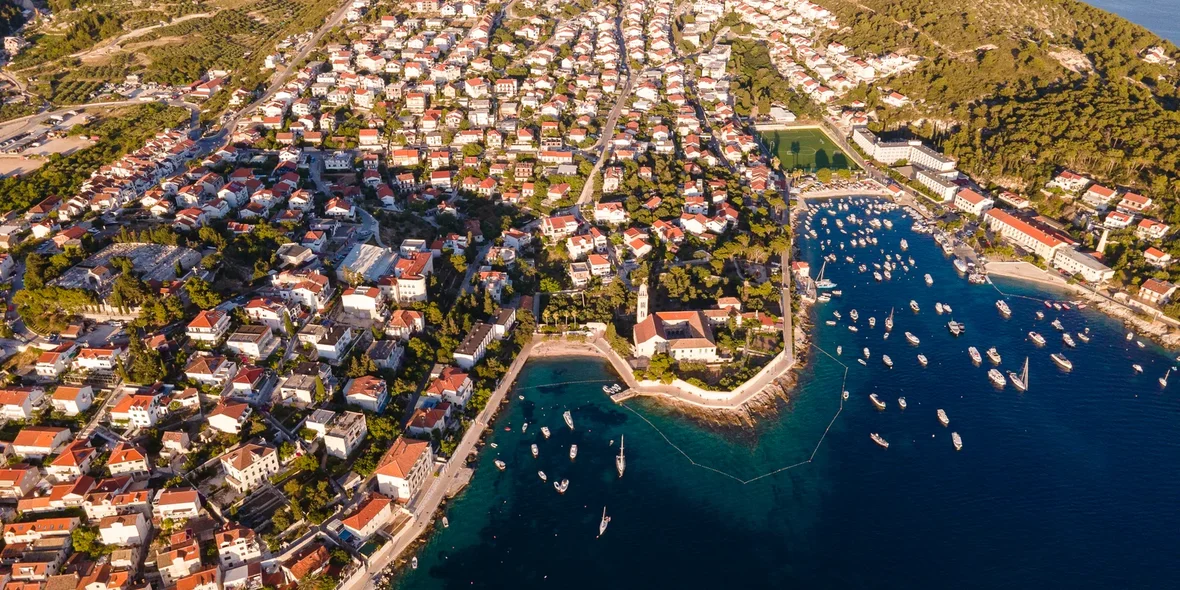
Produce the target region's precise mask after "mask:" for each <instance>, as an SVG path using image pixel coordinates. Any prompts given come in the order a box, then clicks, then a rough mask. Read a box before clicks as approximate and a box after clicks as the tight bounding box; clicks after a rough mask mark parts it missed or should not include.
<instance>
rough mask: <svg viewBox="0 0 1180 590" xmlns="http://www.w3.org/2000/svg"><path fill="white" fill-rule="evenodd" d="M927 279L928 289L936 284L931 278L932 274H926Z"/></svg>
mask: <svg viewBox="0 0 1180 590" xmlns="http://www.w3.org/2000/svg"><path fill="white" fill-rule="evenodd" d="M925 279H926V286H927V287H929V286H930V285H933V284H934V279H933V278H931V277H930V273H926V277H925Z"/></svg>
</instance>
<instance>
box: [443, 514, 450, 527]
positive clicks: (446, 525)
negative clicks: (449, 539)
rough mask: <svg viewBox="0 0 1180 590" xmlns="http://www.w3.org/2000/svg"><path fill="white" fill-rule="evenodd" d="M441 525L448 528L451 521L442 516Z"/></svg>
mask: <svg viewBox="0 0 1180 590" xmlns="http://www.w3.org/2000/svg"><path fill="white" fill-rule="evenodd" d="M442 525H443V528H444V529H449V528H451V521H449V520H447V517H445V516H444V517H442Z"/></svg>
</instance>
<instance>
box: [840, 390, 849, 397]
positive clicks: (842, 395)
mask: <svg viewBox="0 0 1180 590" xmlns="http://www.w3.org/2000/svg"><path fill="white" fill-rule="evenodd" d="M841 397H842V398H844V399H848V390H847V389H845V390H844V393H843V394H841Z"/></svg>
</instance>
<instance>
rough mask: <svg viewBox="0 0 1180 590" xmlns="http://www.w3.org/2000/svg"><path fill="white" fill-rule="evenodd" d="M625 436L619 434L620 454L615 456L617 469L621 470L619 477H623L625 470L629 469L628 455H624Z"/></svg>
mask: <svg viewBox="0 0 1180 590" xmlns="http://www.w3.org/2000/svg"><path fill="white" fill-rule="evenodd" d="M623 442H624V440H623V436H622V435H620V436H619V455H618V456H617V457H615V470H616V471H618V472H619V477H623V472H624V471H626V470H627V457H626V456H624V455H623Z"/></svg>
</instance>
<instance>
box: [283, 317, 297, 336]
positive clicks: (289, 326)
mask: <svg viewBox="0 0 1180 590" xmlns="http://www.w3.org/2000/svg"><path fill="white" fill-rule="evenodd" d="M283 331H284V332H286V334H287V337H289V338H290V337H294V336H295V322H292V321H291V314H289V313H286V312H283Z"/></svg>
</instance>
